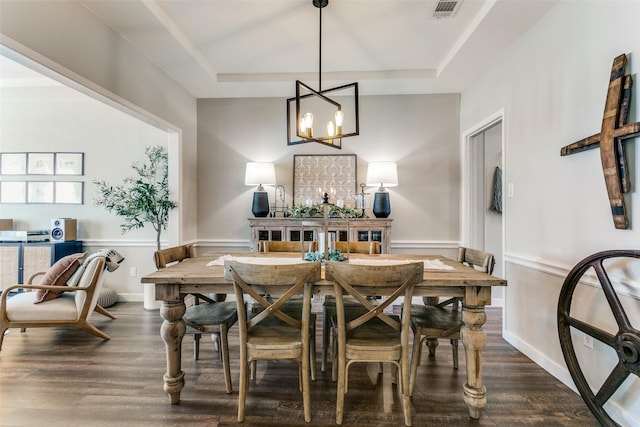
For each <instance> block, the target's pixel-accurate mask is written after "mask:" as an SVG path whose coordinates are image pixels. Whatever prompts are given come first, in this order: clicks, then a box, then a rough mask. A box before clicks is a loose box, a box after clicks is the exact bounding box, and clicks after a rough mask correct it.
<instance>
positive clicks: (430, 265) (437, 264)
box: [207, 255, 454, 270]
mask: <svg viewBox="0 0 640 427" xmlns="http://www.w3.org/2000/svg"><path fill="white" fill-rule="evenodd" d="M225 261H238V262H244V263H247V264H262V265H276V264H299V263H304V262H308V261H305V260H303V259H302V258H283V257H242V256H233V255H222V256H221V257H219V258H218V259H215V260H213V261H210V262H208V263H207V267H213V266H223V265H224V262H225ZM348 262H349V263H350V264H355V265H401V264H409V263H412V262H423V263H424V269H425V270H453V269H454V268H453V267H452V266H450V265H446V264H445V263H443V262H442V261H440V260H439V259H428V260H422V259H404V260H403V259H388V258H380V259H373V258H358V259H356V258H352V259H349V260H348Z"/></svg>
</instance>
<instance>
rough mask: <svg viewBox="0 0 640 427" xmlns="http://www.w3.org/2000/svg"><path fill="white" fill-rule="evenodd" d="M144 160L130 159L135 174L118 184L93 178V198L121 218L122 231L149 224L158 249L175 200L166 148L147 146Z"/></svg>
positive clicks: (96, 202) (98, 204) (174, 205)
mask: <svg viewBox="0 0 640 427" xmlns="http://www.w3.org/2000/svg"><path fill="white" fill-rule="evenodd" d="M145 154H146V155H147V162H146V163H139V162H136V163H133V164H132V165H131V167H132V168H133V170H135V171H136V172H137V173H138V176H137V177H127V178H125V179H124V180H123V182H122V184H120V185H110V184H108V183H107V182H105V181H100V180H94V181H93V183H94V184H96V185H97V186H98V193H97V194H96V196H95V199H94V202H95V204H96V205H97V206H104V207H105V209H106V210H107V211H109V212H113V213H115V214H116V215H118V216H121V217H123V218H124V222H123V223H122V224H120V229H121V230H122V233H123V234H124V233H126V232H127V231H129V230H133V229H137V228H144V226H145V224H151V226H152V227H153V229H154V230H155V231H156V246H157V248H158V250H159V249H160V237H161V235H162V230H166V229H167V224H168V223H169V211H171V209H173V208H175V207H176V206H177V204H176V203H175V202H173V201H171V199H169V166H168V154H167V150H166V149H165V148H164V147H162V146H159V145H158V146H155V147H147V148H146V149H145Z"/></svg>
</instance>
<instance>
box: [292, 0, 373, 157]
mask: <svg viewBox="0 0 640 427" xmlns="http://www.w3.org/2000/svg"><path fill="white" fill-rule="evenodd" d="M312 3H313V5H314V6H315V7H317V8H318V10H319V42H318V90H317V91H316V90H314V89H313V88H311V87H310V86H309V85H307V84H305V83H303V82H301V81H300V80H296V96H295V98H289V99H287V145H298V144H304V143H307V142H317V143H320V144H324V145H327V146H329V147H333V148H337V149H341V148H342V138H347V137H351V136H356V135H359V133H360V114H359V106H358V82H354V83H349V84H345V85H342V86H337V87H333V88H330V89H325V90H322V9H323V8H324V7H326V6H327V5H328V4H329V0H312ZM350 89H352V90H353V96H354V114H355V125H354V126H355V128H354V130H353V131H352V132H347V133H344V134H343V133H339V134H336V135H328V136H322V137H314V136H313V135H309V134H302V133H301V131H300V127H299V126H298V121H299V118H300V117H301V115H302V111H301V107H300V101H301V100H303V99H305V98H310V97H316V98H318V99H320V100H322V101H324V102H327V103H328V104H332V105H333V106H335V107H336V108H337V111H342V105H341V104H340V103H339V102H337V101H335V100H333V99H331V98H329V97H328V96H327V94H331V93H333V92H337V91H344V90H350ZM305 91H306V93H305ZM293 103H295V116H293V115H292V109H293V108H292V104H293ZM293 117H295V123H293V124H292V123H291V120H292V118H293ZM292 127H294V128H295V129H296V133H295V135H296V136H297V137H298V138H301V139H300V140H297V141H293V140H292V136H293V135H292V132H291V128H292Z"/></svg>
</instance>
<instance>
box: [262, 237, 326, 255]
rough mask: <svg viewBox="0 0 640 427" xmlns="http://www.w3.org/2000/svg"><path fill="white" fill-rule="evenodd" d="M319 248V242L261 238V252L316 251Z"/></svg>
mask: <svg viewBox="0 0 640 427" xmlns="http://www.w3.org/2000/svg"><path fill="white" fill-rule="evenodd" d="M317 250H318V242H316V241H315V240H314V241H312V242H300V241H297V242H296V241H293V242H290V241H286V242H285V241H279V240H261V241H260V252H297V253H302V252H315V251H317Z"/></svg>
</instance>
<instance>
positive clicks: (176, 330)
mask: <svg viewBox="0 0 640 427" xmlns="http://www.w3.org/2000/svg"><path fill="white" fill-rule="evenodd" d="M185 311H186V306H185V304H184V299H181V300H179V301H163V302H162V307H161V308H160V315H161V316H162V318H163V319H164V321H163V322H162V326H161V328H160V336H162V340H163V341H164V344H165V348H166V351H167V372H166V373H165V374H164V377H163V378H164V391H165V392H166V393H167V394H168V395H169V399H170V400H171V403H172V404H174V405H176V404H178V403H180V391H182V388H183V387H184V372H183V371H182V337H184V333H185V330H186V326H185V324H184V320H182V316H183V315H184V313H185Z"/></svg>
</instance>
